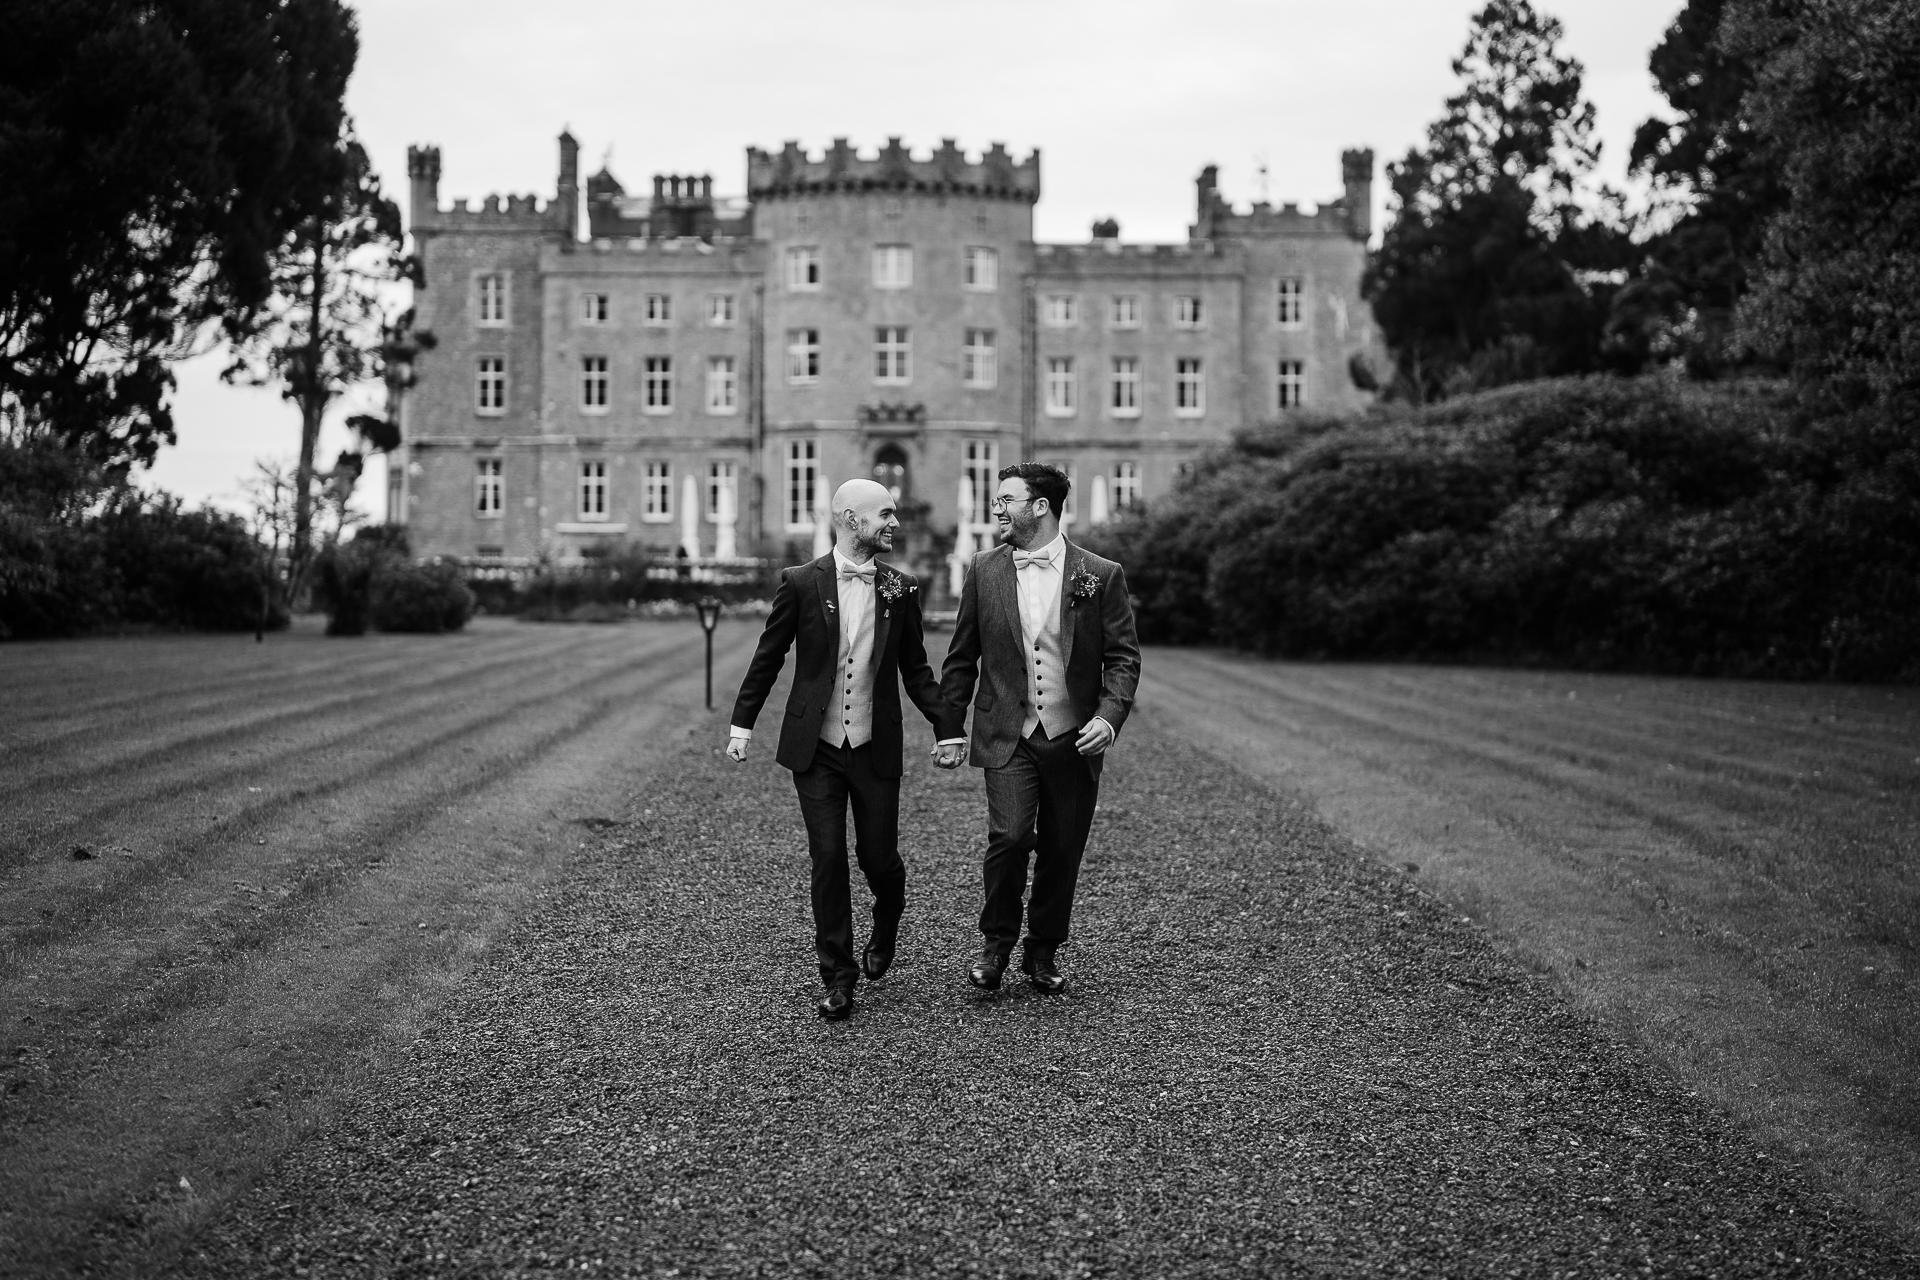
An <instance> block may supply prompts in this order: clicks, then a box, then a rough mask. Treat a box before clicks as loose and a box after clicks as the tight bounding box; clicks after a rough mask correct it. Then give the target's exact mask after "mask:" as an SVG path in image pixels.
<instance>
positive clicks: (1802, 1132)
mask: <svg viewBox="0 0 1920 1280" xmlns="http://www.w3.org/2000/svg"><path fill="white" fill-rule="evenodd" d="M1146 670H1147V679H1146V682H1145V684H1144V685H1143V687H1142V692H1141V705H1142V707H1143V708H1145V714H1146V715H1147V716H1148V717H1149V718H1150V719H1152V720H1154V721H1155V722H1157V723H1159V724H1162V725H1164V726H1165V727H1167V728H1168V729H1169V730H1171V731H1173V732H1176V733H1178V734H1180V735H1181V736H1183V737H1184V738H1186V739H1187V740H1189V741H1192V742H1194V743H1195V744H1197V745H1199V746H1202V747H1204V748H1206V749H1209V750H1212V751H1216V752H1219V753H1221V754H1223V755H1226V756H1228V757H1230V758H1232V759H1235V760H1236V761H1237V762H1239V764H1240V765H1241V766H1242V767H1243V768H1245V769H1247V770H1248V771H1249V772H1250V773H1252V774H1254V775H1255V776H1257V777H1261V778H1263V779H1266V780H1269V781H1272V782H1276V783H1278V784H1280V785H1282V786H1285V787H1288V788H1290V789H1294V790H1297V791H1299V792H1301V793H1304V794H1306V795H1309V796H1311V797H1312V798H1313V800H1314V802H1315V804H1316V805H1317V806H1318V807H1319V809H1320V811H1321V813H1322V814H1323V815H1324V816H1325V817H1326V818H1327V819H1328V820H1329V821H1331V822H1332V823H1333V824H1334V825H1335V826H1336V827H1338V828H1339V829H1340V830H1342V831H1343V832H1345V833H1346V834H1348V835H1350V836H1351V837H1353V838H1354V839H1355V840H1357V841H1358V842H1359V843H1360V844H1361V845H1362V846H1363V847H1365V848H1367V849H1368V850H1370V851H1371V852H1373V853H1374V854H1375V855H1376V856H1378V857H1379V858H1380V859H1381V860H1382V861H1384V862H1386V863H1387V864H1388V865H1391V866H1396V867H1401V868H1403V869H1407V868H1417V870H1413V871H1409V874H1411V875H1412V876H1413V878H1414V879H1416V880H1417V881H1418V882H1419V883H1422V884H1424V885H1426V886H1428V887H1429V888H1432V889H1433V890H1434V891H1436V892H1438V893H1440V894H1441V895H1443V896H1444V897H1446V898H1447V899H1448V900H1449V901H1451V902H1453V903H1455V904H1456V905H1458V906H1460V907H1461V908H1462V909H1463V910H1465V911H1467V912H1470V913H1471V914H1472V915H1473V916H1474V917H1475V919H1476V920H1479V921H1481V922H1483V923H1485V924H1486V925H1487V926H1488V927H1489V928H1491V929H1492V930H1494V932H1495V933H1496V934H1498V935H1499V936H1501V937H1502V938H1503V939H1504V940H1505V941H1506V942H1507V944H1508V945H1509V946H1511V947H1513V948H1514V949H1515V950H1516V951H1517V952H1519V953H1520V954H1521V955H1523V956H1525V957H1526V958H1527V959H1528V960H1529V961H1531V962H1532V963H1533V964H1534V965H1536V966H1537V967H1538V968H1540V969H1541V970H1543V971H1544V972H1546V973H1548V974H1550V975H1551V976H1552V978H1553V980H1554V981H1555V982H1556V984H1557V985H1559V986H1560V987H1561V988H1562V989H1563V990H1566V991H1568V992H1570V993H1572V994H1573V995H1574V996H1575V997H1576V999H1577V1000H1578V1001H1579V1002H1580V1003H1581V1004H1582V1005H1583V1006H1584V1007H1585V1008H1587V1009H1588V1010H1589V1011H1590V1012H1592V1013H1593V1014H1594V1015H1595V1016H1597V1017H1599V1018H1601V1019H1602V1020H1603V1021H1604V1022H1606V1023H1607V1024H1609V1025H1612V1026H1615V1027H1618V1028H1620V1029H1622V1030H1623V1031H1626V1032H1629V1033H1631V1034H1632V1035H1633V1036H1634V1037H1635V1038H1636V1039H1638V1040H1640V1041H1641V1042H1642V1043H1644V1044H1646V1045H1648V1046H1649V1047H1650V1048H1651V1049H1652V1050H1653V1051H1654V1052H1655V1053H1656V1055H1657V1056H1658V1058H1659V1059H1660V1060H1661V1061H1663V1062H1664V1063H1666V1064H1667V1065H1668V1066H1669V1068H1670V1069H1672V1070H1673V1071H1675V1072H1676V1074H1677V1075H1678V1076H1679V1077H1680V1078H1681V1079H1683V1080H1685V1081H1686V1082H1687V1084H1688V1086H1689V1087H1690V1088H1694V1089H1697V1090H1698V1091H1699V1092H1701V1093H1702V1094H1703V1096H1706V1097H1709V1098H1711V1099H1713V1100H1714V1101H1715V1102H1716V1103H1718V1104H1720V1105H1722V1106H1725V1107H1727V1108H1728V1109H1729V1110H1730V1111H1731V1112H1732V1113H1734V1114H1735V1115H1737V1116H1739V1117H1741V1119H1742V1120H1743V1121H1744V1122H1745V1123H1747V1124H1749V1125H1750V1126H1751V1127H1753V1128H1754V1129H1755V1130H1756V1131H1757V1132H1760V1133H1762V1134H1765V1135H1767V1137H1768V1138H1769V1140H1770V1141H1772V1142H1774V1143H1775V1144H1776V1145H1777V1147H1778V1148H1779V1149H1781V1150H1783V1151H1785V1152H1787V1153H1789V1154H1791V1155H1793V1156H1795V1157H1797V1158H1802V1159H1806V1160H1809V1161H1811V1162H1812V1163H1813V1164H1814V1165H1816V1166H1817V1167H1819V1168H1820V1169H1822V1170H1823V1171H1824V1174H1825V1176H1828V1177H1831V1178H1833V1179H1834V1180H1835V1181H1836V1183H1837V1184H1838V1185H1841V1186H1844V1187H1846V1188H1847V1189H1848V1191H1849V1192H1850V1194H1852V1195H1854V1196H1856V1197H1857V1198H1858V1199H1860V1200H1861V1201H1863V1202H1865V1203H1868V1204H1871V1205H1874V1206H1875V1207H1876V1208H1878V1209H1879V1210H1880V1211H1881V1212H1884V1213H1886V1214H1888V1215H1890V1216H1891V1217H1893V1218H1895V1219H1896V1220H1898V1221H1900V1222H1901V1223H1903V1224H1904V1226H1905V1229H1907V1230H1908V1231H1909V1232H1912V1233H1914V1234H1915V1235H1916V1236H1920V690H1916V689H1911V688H1895V687H1873V686H1844V685H1810V684H1797V685H1796V684H1778V683H1775V684H1767V683H1757V682H1747V681H1731V680H1727V681H1719V680H1688V679H1670V678H1654V677H1644V676H1614V675H1583V674H1569V673H1564V672H1540V671H1501V670H1489V669H1478V668H1463V667H1420V666H1387V665H1379V664H1312V663H1273V662H1262V661H1258V660H1256V659H1252V658H1248V657H1245V656H1239V655H1229V654H1222V653H1217V652H1205V651H1197V650H1165V651H1159V652H1154V653H1151V654H1149V656H1148V660H1147V664H1146Z"/></svg>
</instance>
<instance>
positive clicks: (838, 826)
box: [793, 742, 907, 987]
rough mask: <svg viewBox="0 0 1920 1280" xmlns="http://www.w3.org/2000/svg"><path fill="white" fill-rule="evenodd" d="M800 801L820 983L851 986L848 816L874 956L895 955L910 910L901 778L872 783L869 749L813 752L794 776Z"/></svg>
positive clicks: (854, 968) (854, 977) (855, 975)
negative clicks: (869, 908)
mask: <svg viewBox="0 0 1920 1280" xmlns="http://www.w3.org/2000/svg"><path fill="white" fill-rule="evenodd" d="M793 789H794V790H795V791H796V792H798V793H799V795H800V816H801V818H802V819H803V820H804V821H805V822H806V824H807V852H808V853H809V854H811V855H812V857H813V946H814V950H815V951H816V952H817V953H818V954H819V957H820V981H822V982H824V983H826V984H827V985H828V986H829V987H834V986H844V987H851V986H853V984H854V983H855V982H856V981H858V980H859V977H860V966H859V964H858V962H856V961H855V959H854V954H853V894H852V890H851V889H850V887H849V884H848V875H847V810H848V809H849V808H851V809H852V810H853V832H854V839H855V842H856V846H857V850H858V855H857V856H858V858H859V861H860V874H861V875H863V876H865V877H866V878H867V887H868V888H869V889H871V890H872V891H873V932H872V933H871V934H869V935H868V941H870V942H871V943H872V945H873V946H874V947H875V949H877V950H880V951H892V950H893V948H894V944H895V942H896V941H897V940H898V938H899V935H900V913H901V912H903V911H904V910H906V906H907V865H906V863H904V862H902V861H901V860H900V847H899V840H900V779H898V778H881V777H876V776H875V775H874V772H873V746H872V744H871V743H869V744H868V745H866V746H863V747H847V746H838V747H830V746H828V745H827V744H826V743H824V742H821V743H818V744H816V745H815V747H814V749H813V763H812V764H811V765H809V766H808V767H807V768H806V769H804V770H802V771H800V772H799V773H796V774H794V775H793Z"/></svg>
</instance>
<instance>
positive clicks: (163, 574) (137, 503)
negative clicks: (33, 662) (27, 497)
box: [0, 490, 287, 639]
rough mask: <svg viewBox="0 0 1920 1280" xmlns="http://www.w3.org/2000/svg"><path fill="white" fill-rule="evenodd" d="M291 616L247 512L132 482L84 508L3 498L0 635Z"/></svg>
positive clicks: (250, 622) (272, 622) (210, 624)
mask: <svg viewBox="0 0 1920 1280" xmlns="http://www.w3.org/2000/svg"><path fill="white" fill-rule="evenodd" d="M262 623H264V625H265V626H266V627H268V628H270V629H273V628H279V627H284V626H286V625H287V613H286V610H285V609H284V608H282V607H280V606H279V605H277V604H273V603H270V595H269V593H268V592H267V591H266V589H265V587H264V586H263V580H262V575H261V564H260V558H259V548H258V546H257V544H256V543H255V542H254V540H253V536H252V534H251V533H250V532H249V531H248V529H247V527H246V524H245V522H244V521H242V520H241V519H240V518H239V517H237V516H230V515H225V514H223V513H220V512H213V511H188V510H185V509H183V508H182V506H181V504H180V502H179V501H178V500H177V499H173V498H167V497H150V496H148V495H144V494H140V493H137V492H133V491H131V490H122V491H118V492H116V493H114V494H113V495H112V496H111V497H109V498H108V499H106V501H105V504H104V506H102V507H101V508H100V509H99V510H97V511H89V512H87V513H85V514H84V515H81V516H78V517H69V516H64V515H61V514H57V513H48V512H44V511H35V510H33V509H32V506H31V504H28V503H16V502H9V501H0V638H19V639H27V638H32V637H44V636H67V635H78V634H82V633H85V632H93V631H112V630H120V629H125V628H140V629H144V628H156V629H166V630H181V629H185V630H197V631H251V630H253V629H254V627H256V626H258V625H261V624H262Z"/></svg>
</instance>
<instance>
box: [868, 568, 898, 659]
mask: <svg viewBox="0 0 1920 1280" xmlns="http://www.w3.org/2000/svg"><path fill="white" fill-rule="evenodd" d="M893 576H895V575H894V571H893V570H892V569H890V568H888V567H887V566H886V565H884V564H882V563H880V562H879V561H878V560H876V561H874V568H873V653H872V655H871V656H870V657H869V658H868V659H867V665H868V666H870V667H874V668H876V669H877V668H878V667H879V666H880V655H881V654H883V653H885V652H886V651H887V632H888V630H889V629H891V627H892V626H893V606H894V605H896V604H899V603H900V602H899V601H898V600H891V601H890V600H888V599H887V598H886V597H885V596H883V595H881V594H880V584H881V583H882V582H884V581H886V580H887V579H888V578H891V577H893Z"/></svg>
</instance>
